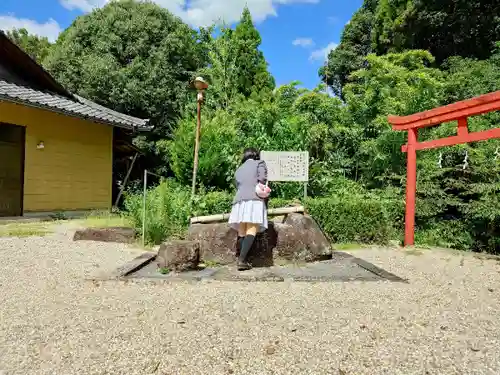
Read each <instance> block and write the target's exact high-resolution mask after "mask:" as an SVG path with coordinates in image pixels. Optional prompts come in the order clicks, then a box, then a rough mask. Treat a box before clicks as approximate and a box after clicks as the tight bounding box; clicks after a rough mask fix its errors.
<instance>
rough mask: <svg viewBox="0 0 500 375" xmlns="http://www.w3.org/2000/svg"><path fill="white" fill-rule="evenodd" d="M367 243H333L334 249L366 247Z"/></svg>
mask: <svg viewBox="0 0 500 375" xmlns="http://www.w3.org/2000/svg"><path fill="white" fill-rule="evenodd" d="M366 247H367V245H362V244H359V243H336V244H333V248H334V250H341V251H342V250H359V249H366Z"/></svg>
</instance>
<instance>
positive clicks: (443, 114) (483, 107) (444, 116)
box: [388, 91, 500, 246]
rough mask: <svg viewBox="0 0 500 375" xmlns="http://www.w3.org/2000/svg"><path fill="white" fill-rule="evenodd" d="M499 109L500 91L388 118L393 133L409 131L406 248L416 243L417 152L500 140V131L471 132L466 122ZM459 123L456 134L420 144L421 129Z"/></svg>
mask: <svg viewBox="0 0 500 375" xmlns="http://www.w3.org/2000/svg"><path fill="white" fill-rule="evenodd" d="M498 110H500V91H496V92H493V93H490V94H486V95H481V96H478V97H475V98H472V99H468V100H463V101H461V102H457V103H453V104H450V105H446V106H443V107H438V108H434V109H431V110H429V111H425V112H420V113H416V114H413V115H410V116H404V117H402V116H389V117H388V120H389V123H390V124H391V125H392V129H393V130H399V131H401V130H406V131H407V132H408V142H407V144H406V145H403V147H402V148H401V150H402V152H406V155H407V165H406V215H405V246H412V245H414V244H415V199H416V191H417V151H419V150H427V149H432V148H440V147H445V146H453V145H458V144H463V143H470V142H478V141H485V140H487V139H494V138H500V128H494V129H489V130H484V131H480V132H474V133H469V129H468V125H467V119H468V118H469V117H470V116H476V115H481V114H484V113H488V112H493V111H498ZM451 121H457V135H454V136H451V137H446V138H440V139H436V140H432V141H425V142H418V129H420V128H425V127H430V126H436V125H439V124H441V123H444V122H451Z"/></svg>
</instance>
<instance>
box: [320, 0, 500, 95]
mask: <svg viewBox="0 0 500 375" xmlns="http://www.w3.org/2000/svg"><path fill="white" fill-rule="evenodd" d="M498 40H500V0H364V3H363V6H362V7H361V8H360V9H359V10H358V11H357V12H356V13H355V14H354V16H353V17H352V19H351V21H350V22H349V24H348V25H347V26H346V27H345V29H344V32H343V34H342V37H341V43H340V45H339V46H338V47H337V48H336V49H335V50H333V51H332V52H331V53H330V56H329V58H328V64H327V66H326V67H325V68H324V69H321V71H320V75H322V76H323V79H324V77H325V76H326V78H327V80H328V82H329V84H330V85H331V86H332V88H333V90H334V91H335V92H336V93H337V94H341V92H342V88H343V87H344V85H345V84H346V83H347V81H348V80H349V76H350V74H351V73H352V72H354V71H356V70H357V69H359V68H361V67H362V66H363V63H364V58H365V57H366V56H367V55H368V54H369V53H376V54H378V55H382V54H385V53H390V52H392V53H395V52H396V53H397V52H403V51H406V50H410V49H424V50H428V51H429V52H430V53H431V54H432V55H433V56H434V57H435V58H436V63H437V64H439V65H440V64H442V63H443V62H444V61H446V60H447V59H448V58H450V57H452V56H461V57H470V58H479V59H487V58H489V57H490V55H491V51H492V49H493V48H494V45H495V43H496V42H497V41H498Z"/></svg>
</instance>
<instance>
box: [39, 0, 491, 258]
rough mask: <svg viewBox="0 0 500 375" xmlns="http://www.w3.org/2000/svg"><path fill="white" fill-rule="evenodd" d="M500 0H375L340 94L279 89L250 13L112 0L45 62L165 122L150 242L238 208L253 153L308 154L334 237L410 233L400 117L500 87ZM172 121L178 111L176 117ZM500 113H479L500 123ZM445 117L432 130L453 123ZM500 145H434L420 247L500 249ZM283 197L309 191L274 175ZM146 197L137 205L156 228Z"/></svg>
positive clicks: (339, 56)
mask: <svg viewBox="0 0 500 375" xmlns="http://www.w3.org/2000/svg"><path fill="white" fill-rule="evenodd" d="M499 1H500V0H494V1H491V0H489V1H486V0H469V1H465V0H440V1H428V0H409V1H407V0H405V1H401V0H390V1H389V0H365V2H364V4H363V6H362V7H361V8H360V9H359V10H358V12H357V13H356V14H355V15H354V16H353V18H352V19H351V22H350V23H349V24H348V25H346V27H345V29H344V32H343V34H342V41H341V43H340V45H339V47H338V48H337V49H335V50H334V51H332V53H331V54H330V56H329V59H328V64H327V65H326V66H325V67H324V68H323V69H322V70H321V72H320V73H321V74H322V75H324V76H326V78H327V82H328V84H329V85H330V86H331V87H332V88H333V90H334V92H335V93H336V94H338V95H337V96H336V97H331V96H329V95H326V94H325V93H324V90H323V89H322V87H318V88H316V89H313V90H308V89H303V88H300V87H299V84H298V83H297V82H292V83H290V84H287V85H283V86H281V87H278V88H275V83H274V79H273V77H272V76H271V75H270V73H269V72H268V70H267V63H266V60H265V58H264V56H263V54H262V52H261V51H260V50H259V48H258V47H259V45H260V42H261V39H260V35H259V33H258V31H257V30H256V28H255V27H254V25H253V22H252V20H251V16H250V12H249V11H248V9H245V11H244V12H243V15H242V19H241V22H240V23H239V24H238V25H237V26H236V27H235V28H231V27H228V26H221V27H218V28H216V27H210V28H207V29H200V30H198V31H194V30H192V29H190V28H189V27H188V26H187V25H185V24H183V23H182V22H181V21H180V20H179V19H177V18H176V17H174V16H173V15H171V14H170V13H169V12H167V11H165V10H163V9H161V8H160V7H158V6H156V5H154V4H152V3H148V2H135V1H132V0H124V1H119V2H118V1H115V2H111V3H110V4H108V5H107V6H105V7H104V8H102V9H100V10H96V11H94V12H92V13H91V14H89V15H87V16H84V17H81V18H79V19H77V20H76V21H75V22H74V24H73V25H72V26H70V28H68V30H66V31H65V32H64V33H63V34H62V35H61V37H60V38H59V40H58V41H57V43H56V45H55V46H54V47H53V48H51V50H50V53H49V55H48V57H47V58H46V60H45V63H46V65H47V66H48V67H49V69H50V70H51V71H52V72H53V73H54V74H55V75H56V77H57V78H58V79H59V80H61V81H62V83H63V84H66V85H67V86H68V87H69V88H70V89H71V90H73V91H76V92H77V93H80V94H82V95H84V96H87V97H90V98H91V99H94V100H97V101H98V102H100V103H103V104H105V105H108V106H111V107H112V108H115V109H118V110H120V111H124V112H126V113H129V114H132V115H138V116H144V117H152V118H153V119H155V121H156V124H157V126H158V130H157V132H156V134H155V135H154V137H153V139H149V143H148V147H149V148H150V150H152V151H153V152H154V154H155V155H156V156H157V158H156V166H160V167H158V169H157V172H160V173H162V174H163V175H167V174H168V175H169V176H170V177H171V178H170V179H168V180H165V181H164V182H162V183H161V184H160V185H159V186H158V187H156V188H154V189H151V191H150V194H149V195H148V201H147V207H148V211H147V212H148V215H147V224H148V225H147V227H148V228H149V229H148V232H147V239H148V241H149V242H158V241H161V240H163V239H164V238H165V237H168V236H181V235H182V233H183V231H184V230H185V229H186V226H187V223H188V220H187V219H188V216H189V215H190V214H195V215H205V214H215V213H221V212H224V211H228V210H229V209H230V206H231V196H232V194H233V189H234V188H233V173H234V170H235V169H236V167H237V165H238V164H239V158H240V155H241V152H242V150H243V149H244V148H245V147H248V146H254V147H258V148H260V149H266V150H277V151H280V150H307V151H309V153H310V157H311V160H310V181H309V199H308V200H307V201H306V202H304V203H305V204H306V206H307V207H308V209H309V211H310V212H311V213H312V214H313V215H314V216H315V217H316V219H317V220H318V221H319V222H320V224H321V225H322V227H323V228H324V230H325V232H326V233H327V234H328V235H329V236H330V238H331V239H332V240H334V241H340V242H350V241H361V242H378V243H384V242H387V241H388V240H390V239H398V240H400V239H401V237H402V229H403V216H404V186H405V182H406V181H405V179H406V160H405V155H404V154H403V153H402V152H401V146H402V145H403V144H404V143H405V142H406V140H405V134H404V133H401V132H395V131H392V129H391V127H390V126H389V124H388V122H387V115H389V114H396V115H407V114H411V113H415V112H419V111H423V110H426V109H430V108H433V107H436V106H440V105H444V104H448V103H451V102H454V101H457V100H462V99H466V98H470V97H472V96H475V95H479V94H484V93H487V92H491V91H495V90H499V89H500V54H499V48H498V45H497V42H498V41H499V40H500V34H499V33H500V29H499V25H500V24H499V19H500V11H499V3H498V2H499ZM195 74H202V75H203V76H204V77H205V78H206V79H207V80H208V81H209V82H210V88H209V89H208V91H207V94H206V102H205V104H204V107H203V108H204V109H203V118H202V121H203V127H202V136H201V150H200V163H199V173H198V176H199V180H198V181H199V186H198V195H197V196H196V197H195V200H194V201H191V197H190V195H189V194H188V193H187V191H188V190H189V189H187V188H186V186H188V185H189V184H190V182H191V174H192V165H193V138H194V126H195V123H196V119H195V114H196V110H195V105H196V103H195V101H194V100H193V99H194V93H193V92H191V93H190V92H189V91H188V82H189V79H190V78H192V77H193V76H194V75H195ZM165 118H168V119H169V120H168V121H165ZM499 120H500V115H499V114H497V113H491V114H487V115H484V116H479V117H476V118H473V119H471V121H470V126H469V127H470V130H471V131H476V130H483V129H489V128H493V127H497V126H498V123H499ZM454 131H455V124H442V125H441V126H439V127H435V128H432V129H426V130H425V131H421V133H420V134H419V136H420V138H421V139H422V140H425V139H432V138H438V137H443V136H447V135H451V134H453V132H454ZM499 163H500V142H499V141H496V140H493V141H487V142H482V143H478V144H470V145H460V146H455V147H449V148H444V149H439V150H429V151H425V152H419V154H418V186H417V194H418V196H417V233H416V238H417V242H419V243H426V244H430V245H439V246H451V247H456V248H461V249H473V250H487V251H491V252H499V251H500V241H499V240H498V238H499V234H500V230H499V225H500V200H499V198H498V193H499V190H500V181H499V177H498V176H499V172H500V165H499ZM272 187H273V199H272V200H271V205H283V204H286V203H287V202H289V201H290V200H296V199H300V198H301V196H302V186H300V185H299V184H292V183H286V184H285V183H283V184H278V183H273V186H272ZM141 204H142V203H141V197H140V195H134V193H133V192H129V193H128V194H127V200H126V208H127V210H128V211H129V212H130V213H131V215H132V217H133V219H134V222H135V223H136V225H137V226H138V227H140V226H141V225H142V217H141V214H140V212H141V207H142V205H141Z"/></svg>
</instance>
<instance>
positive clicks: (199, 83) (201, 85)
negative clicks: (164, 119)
mask: <svg viewBox="0 0 500 375" xmlns="http://www.w3.org/2000/svg"><path fill="white" fill-rule="evenodd" d="M193 86H194V88H195V89H196V90H197V91H198V95H197V96H196V100H197V102H198V111H197V123H196V136H195V140H194V163H193V185H192V186H191V198H194V194H195V192H196V175H197V173H198V153H199V151H200V133H201V104H202V103H203V94H204V92H205V90H206V89H207V88H208V83H207V82H205V80H204V79H203V78H202V77H196V79H195V80H194V82H193Z"/></svg>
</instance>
